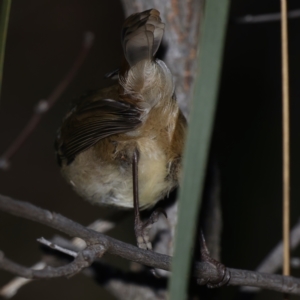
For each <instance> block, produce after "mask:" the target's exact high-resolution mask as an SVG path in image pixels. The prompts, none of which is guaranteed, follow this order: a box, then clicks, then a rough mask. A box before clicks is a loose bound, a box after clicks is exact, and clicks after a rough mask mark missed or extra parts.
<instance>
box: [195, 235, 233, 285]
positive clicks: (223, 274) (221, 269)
mask: <svg viewBox="0 0 300 300" xmlns="http://www.w3.org/2000/svg"><path fill="white" fill-rule="evenodd" d="M200 251H201V261H203V262H207V263H209V264H212V265H213V266H214V267H215V268H216V269H217V271H218V277H217V278H215V279H210V278H208V279H198V284H200V285H207V287H208V288H211V289H213V288H218V287H221V286H224V285H226V284H227V283H228V282H229V280H230V273H229V271H228V270H227V269H226V267H225V265H223V264H222V263H220V262H219V261H217V260H215V259H214V258H212V257H211V256H210V254H209V251H208V248H207V246H206V242H205V238H204V235H203V232H202V231H201V249H200Z"/></svg>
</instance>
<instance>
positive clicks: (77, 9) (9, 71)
mask: <svg viewBox="0 0 300 300" xmlns="http://www.w3.org/2000/svg"><path fill="white" fill-rule="evenodd" d="M289 8H290V9H296V8H300V3H299V1H297V0H294V1H291V0H290V1H289ZM279 11H280V1H279V0H278V1H274V0H256V1H254V0H244V1H238V0H235V1H232V7H231V15H230V21H229V27H228V34H227V41H226V48H225V58H224V59H225V60H224V68H223V74H222V83H221V89H220V99H219V105H218V110H217V118H216V127H215V136H214V142H215V143H214V144H215V145H216V152H217V157H218V161H219V165H220V168H221V174H222V206H223V217H224V234H223V252H222V254H223V259H222V260H223V262H224V263H225V264H226V265H227V266H230V267H234V268H244V269H251V270H253V269H255V268H256V266H257V265H258V264H259V263H260V262H261V260H262V259H263V258H264V257H265V256H266V255H267V254H268V253H269V252H270V250H271V249H272V248H273V247H274V246H275V245H276V243H277V242H278V241H279V240H280V238H281V219H282V217H281V215H282V209H281V207H282V204H281V198H282V196H281V195H282V188H281V86H280V85H281V81H280V80H281V71H280V59H281V56H280V23H279V21H277V22H270V23H264V24H246V25H242V24H239V23H237V22H236V18H237V17H241V16H244V15H247V14H263V13H273V12H279ZM123 20H124V15H123V11H122V7H121V4H120V3H119V1H117V0H111V1H97V0H88V1H87V0H85V1H83V0H72V1H71V0H59V1H58V0H51V1H49V0H44V1H37V0H27V1H20V0H14V1H13V3H12V10H11V18H10V23H9V30H8V40H7V49H6V57H5V69H4V80H3V90H2V97H1V103H0V105H1V106H0V137H1V143H0V153H2V152H3V151H4V150H5V149H6V148H7V146H8V145H9V144H10V143H11V142H12V141H13V139H14V138H15V137H16V135H17V134H18V133H19V132H20V130H21V129H22V128H23V126H24V125H25V124H26V122H27V120H28V119H29V117H30V116H31V113H32V109H33V107H34V105H35V104H36V103H37V102H38V101H39V100H40V99H43V98H46V97H47V96H48V95H49V94H50V93H51V91H52V90H53V88H54V87H55V86H56V84H57V83H58V82H59V81H60V79H61V78H62V77H63V76H64V75H65V73H66V72H67V70H68V68H69V67H70V66H71V64H72V63H73V61H74V59H75V57H76V56H77V54H78V51H79V50H80V47H81V42H82V37H83V34H84V32H85V31H92V32H93V33H94V34H95V37H96V39H95V44H94V46H93V48H92V50H91V53H90V54H89V56H88V58H87V60H86V62H85V63H84V65H83V67H82V68H81V70H80V72H79V73H78V75H77V76H76V78H75V80H74V81H73V82H72V83H71V85H70V86H69V88H68V89H67V90H66V92H65V93H64V94H63V96H62V97H61V99H60V101H59V102H58V103H57V104H56V105H55V107H54V108H53V109H52V110H51V111H50V112H49V113H47V114H46V115H45V116H44V118H43V120H42V122H41V124H40V125H39V126H38V128H37V129H36V131H35V132H34V134H33V135H32V136H31V137H30V138H29V140H28V141H27V143H26V144H25V145H24V146H23V147H22V149H20V151H19V152H18V153H17V154H16V155H15V157H14V158H13V160H12V163H11V168H10V169H9V170H8V171H6V172H3V171H1V172H0V192H1V194H4V195H9V196H11V197H14V198H16V199H21V200H26V201H30V202H32V203H33V204H36V205H38V206H41V207H43V208H47V209H49V210H51V211H55V212H59V213H61V214H63V215H65V216H67V217H69V218H71V219H74V220H76V221H78V222H80V223H82V224H89V223H91V222H92V221H93V220H95V219H96V218H98V217H101V216H105V215H106V214H107V213H109V211H108V210H105V209H103V208H96V207H93V206H91V205H89V204H88V203H87V202H85V201H82V200H81V199H80V198H79V197H78V196H77V195H76V194H75V193H74V192H73V191H72V189H71V188H70V186H69V185H67V184H66V183H65V181H64V180H63V179H62V178H61V176H60V174H59V169H58V167H57V165H56V162H55V157H54V150H53V141H54V139H55V134H56V130H57V128H58V127H59V125H60V122H61V119H62V117H63V115H64V113H65V112H66V110H67V108H68V105H69V102H70V100H71V99H73V98H76V97H78V96H79V95H80V94H82V93H83V92H85V91H87V90H90V89H96V88H99V87H102V86H105V85H106V84H107V82H106V81H105V80H103V75H104V74H105V73H106V72H108V71H111V70H113V69H114V68H116V67H117V66H118V65H119V61H120V55H121V46H120V41H119V36H120V28H121V25H122V22H123ZM289 30H290V32H289V38H290V68H291V70H290V76H291V79H290V89H291V141H292V142H291V149H292V150H291V156H292V164H291V170H292V174H291V178H292V189H291V196H292V224H294V223H295V222H296V221H297V219H298V218H299V209H300V207H299V200H298V199H299V193H300V189H299V184H298V181H299V177H300V174H299V171H298V170H299V164H300V160H299V158H298V155H297V154H298V153H300V149H299V148H300V144H299V138H298V137H299V134H298V131H299V128H300V124H299V122H300V118H298V115H299V113H300V106H299V101H297V100H298V98H299V94H300V87H299V77H300V18H299V19H293V20H290V21H289ZM170 67H171V66H170ZM125 228H127V230H126V232H124V231H125V230H124V229H125ZM54 233H55V232H54V231H53V230H51V229H49V228H47V227H44V226H42V225H39V224H35V223H33V222H29V221H25V220H22V219H18V218H15V217H12V216H9V215H7V214H4V213H1V212H0V249H1V250H3V251H4V252H5V253H6V255H7V256H8V257H9V258H11V259H13V260H15V261H17V262H19V263H21V264H24V265H28V266H30V265H32V264H34V263H35V262H36V261H38V260H39V258H40V257H41V252H40V249H39V245H38V243H37V242H36V241H35V240H36V238H38V237H41V236H44V237H46V238H51V236H52V235H53V234H54ZM111 235H113V236H115V237H117V238H120V239H122V240H126V241H128V242H132V243H133V242H134V238H133V226H132V218H130V217H129V218H127V219H125V220H124V221H122V224H120V225H119V226H118V228H116V229H115V230H113V231H112V232H111ZM296 254H297V253H295V255H296ZM298 255H299V251H298ZM106 259H108V260H110V261H114V263H116V264H118V265H120V266H122V267H126V265H127V263H126V262H124V261H123V260H121V259H119V258H115V257H114V258H111V257H108V258H106ZM293 275H295V276H297V275H298V276H300V274H299V271H298V272H297V271H293ZM12 277H13V276H12V275H10V274H7V273H5V272H3V271H1V272H0V286H2V285H3V284H4V283H6V282H7V281H8V280H9V279H10V278H12ZM223 290H224V291H223V294H222V295H223V296H221V298H222V299H232V298H233V295H234V294H235V293H236V292H237V290H238V289H237V288H232V287H231V288H224V289H223ZM66 297H68V299H89V300H92V299H100V298H101V299H114V298H113V297H112V296H110V295H108V294H107V292H106V291H105V290H103V289H102V288H101V287H99V286H98V285H96V284H95V283H94V282H93V281H92V280H91V279H89V278H87V277H85V276H83V275H77V276H75V277H73V278H71V279H64V278H61V279H53V280H48V281H38V282H34V283H31V284H29V285H28V286H26V287H24V288H22V290H20V292H19V293H18V294H17V296H15V298H14V299H40V298H43V299H45V300H47V299H53V298H56V299H65V298H66ZM105 297H106V298H105ZM281 298H282V296H281V295H280V294H277V293H273V292H267V291H264V292H262V293H261V294H260V295H259V296H257V297H256V298H255V299H281ZM292 299H293V298H292Z"/></svg>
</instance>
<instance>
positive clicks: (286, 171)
mask: <svg viewBox="0 0 300 300" xmlns="http://www.w3.org/2000/svg"><path fill="white" fill-rule="evenodd" d="M281 46H282V48H281V49H282V134H283V138H282V147H283V149H282V150H283V161H282V163H283V165H282V169H283V174H282V176H283V178H282V179H283V195H282V196H283V275H287V276H288V275H290V115H289V110H290V108H289V107H290V103H289V101H290V100H289V66H288V60H289V58H288V25H287V0H281Z"/></svg>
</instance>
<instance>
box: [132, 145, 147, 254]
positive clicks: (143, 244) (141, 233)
mask: <svg viewBox="0 0 300 300" xmlns="http://www.w3.org/2000/svg"><path fill="white" fill-rule="evenodd" d="M138 162H139V152H138V150H135V151H134V153H133V157H132V177H133V178H132V180H133V207H134V231H135V236H136V241H137V245H138V247H139V248H141V249H152V245H151V243H150V242H149V236H148V234H147V232H146V231H145V227H144V223H143V222H142V220H141V214H140V203H139V183H138Z"/></svg>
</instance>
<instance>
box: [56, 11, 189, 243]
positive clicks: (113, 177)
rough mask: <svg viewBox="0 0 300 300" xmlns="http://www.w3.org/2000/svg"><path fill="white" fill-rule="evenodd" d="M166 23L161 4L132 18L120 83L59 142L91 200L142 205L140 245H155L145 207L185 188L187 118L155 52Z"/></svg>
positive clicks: (72, 121)
mask: <svg viewBox="0 0 300 300" xmlns="http://www.w3.org/2000/svg"><path fill="white" fill-rule="evenodd" d="M163 33H164V23H162V22H161V19H160V14H159V12H158V11H157V10H156V9H150V10H147V11H144V12H141V13H136V14H133V15H131V16H130V17H128V18H127V19H126V20H125V22H124V24H123V28H122V35H121V39H122V47H123V51H124V56H123V60H122V64H121V68H120V69H119V70H117V71H116V72H114V75H118V83H117V84H115V85H112V86H110V87H108V88H105V89H102V90H99V91H97V92H94V93H92V94H90V95H88V96H86V97H82V99H80V100H79V101H78V102H77V103H76V104H75V105H74V107H73V108H72V109H71V110H70V111H69V112H68V114H67V116H66V117H65V119H64V120H63V124H62V126H61V128H60V130H59V132H58V136H57V139H56V151H57V158H58V162H59V164H60V166H61V171H62V174H63V176H64V177H65V178H66V180H67V181H68V182H70V183H71V185H72V186H73V188H74V189H75V191H76V192H77V193H78V194H79V195H80V196H82V197H83V198H84V199H87V200H88V201H90V202H92V203H96V204H109V205H115V206H121V207H134V209H135V233H136V237H137V243H138V246H139V247H141V248H148V249H149V248H151V244H150V243H149V240H148V237H147V235H146V233H145V228H146V227H147V226H148V225H149V223H151V222H153V219H154V217H150V220H148V221H147V222H145V223H143V222H142V221H141V219H140V213H139V212H140V209H146V208H150V207H152V206H154V205H155V204H156V203H157V201H159V200H160V199H163V198H164V197H165V196H166V195H167V194H168V193H169V192H170V191H171V190H173V189H174V188H175V187H176V186H177V185H178V181H179V177H180V169H181V156H182V152H183V145H184V139H185V131H186V121H185V118H184V116H183V115H182V113H181V111H180V109H179V107H178V105H177V103H176V97H175V92H174V89H175V87H174V82H173V78H172V74H171V72H170V70H169V69H168V67H167V66H166V65H165V63H164V62H163V61H161V60H159V59H156V58H155V57H154V56H155V54H156V52H157V50H158V48H159V46H160V44H161V40H162V37H163Z"/></svg>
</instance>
